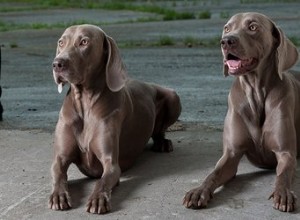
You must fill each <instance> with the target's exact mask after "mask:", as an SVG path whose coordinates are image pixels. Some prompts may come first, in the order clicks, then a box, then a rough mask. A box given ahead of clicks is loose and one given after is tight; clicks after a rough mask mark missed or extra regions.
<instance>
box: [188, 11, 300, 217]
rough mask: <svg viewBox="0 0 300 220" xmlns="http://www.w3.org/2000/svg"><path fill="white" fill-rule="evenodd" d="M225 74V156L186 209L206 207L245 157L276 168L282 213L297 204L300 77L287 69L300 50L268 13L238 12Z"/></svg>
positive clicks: (229, 27)
mask: <svg viewBox="0 0 300 220" xmlns="http://www.w3.org/2000/svg"><path fill="white" fill-rule="evenodd" d="M220 43H221V50H222V54H223V62H224V75H225V76H228V75H231V76H235V80H234V82H233V84H232V87H231V90H230V93H229V96H228V110H227V115H226V117H225V123H224V132H223V155H222V157H221V158H220V160H219V161H218V163H217V164H216V167H215V169H214V170H213V171H212V173H210V174H209V175H208V176H207V177H206V178H205V180H204V182H203V183H202V185H200V186H199V187H197V188H195V189H192V190H190V191H189V192H187V193H186V195H185V197H184V199H183V204H184V205H185V206H186V207H187V208H203V207H206V206H207V204H208V202H209V201H210V200H211V199H212V196H213V193H214V191H215V190H216V189H217V188H218V187H220V186H222V185H224V184H225V183H227V182H228V181H229V180H230V179H232V178H233V177H234V176H235V175H236V173H237V170H238V164H239V162H240V160H241V158H242V157H243V155H246V156H247V158H248V159H249V161H250V162H251V163H253V164H254V165H255V166H257V167H260V168H265V169H276V181H275V187H274V190H273V193H272V194H271V196H270V199H273V207H274V208H275V209H277V210H280V211H283V212H292V211H294V210H295V208H296V195H295V193H294V192H293V190H292V181H293V178H294V177H295V172H296V167H297V156H299V151H300V141H299V138H300V81H299V80H298V79H297V78H296V77H295V76H294V75H292V74H291V73H289V72H287V70H288V69H290V68H291V67H292V66H293V65H294V64H295V63H296V62H297V61H298V51H297V48H296V47H295V46H294V45H293V43H292V42H291V41H290V40H289V39H288V38H287V37H286V36H285V35H284V33H283V32H282V30H281V29H280V28H279V27H277V26H276V24H275V23H274V22H273V21H272V20H271V19H270V18H269V17H267V16H265V15H263V14H259V13H253V12H248V13H239V14H236V15H234V16H233V17H231V18H230V19H229V21H228V22H227V24H225V26H224V29H223V34H222V39H221V42H220ZM298 78H300V77H298Z"/></svg>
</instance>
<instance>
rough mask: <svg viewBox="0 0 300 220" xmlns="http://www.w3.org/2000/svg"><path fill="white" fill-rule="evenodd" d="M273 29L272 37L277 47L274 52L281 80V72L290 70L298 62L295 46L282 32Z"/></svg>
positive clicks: (278, 29) (276, 28)
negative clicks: (275, 40)
mask: <svg viewBox="0 0 300 220" xmlns="http://www.w3.org/2000/svg"><path fill="white" fill-rule="evenodd" d="M273 25H274V29H273V36H274V37H275V39H277V42H278V46H277V50H276V56H277V59H278V60H277V61H278V62H277V68H278V74H279V77H280V79H282V72H283V71H285V70H288V69H290V68H291V67H292V66H293V65H295V64H296V63H297V61H298V56H299V55H298V51H297V48H296V47H295V45H294V44H293V43H292V42H291V41H290V40H289V39H288V38H287V37H286V36H285V34H284V33H283V32H282V30H281V29H280V28H278V27H276V25H275V24H273Z"/></svg>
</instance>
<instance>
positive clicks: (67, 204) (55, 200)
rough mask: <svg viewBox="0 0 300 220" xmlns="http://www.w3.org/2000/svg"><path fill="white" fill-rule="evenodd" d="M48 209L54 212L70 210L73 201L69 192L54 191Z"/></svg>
mask: <svg viewBox="0 0 300 220" xmlns="http://www.w3.org/2000/svg"><path fill="white" fill-rule="evenodd" d="M48 207H49V208H50V209H53V210H66V209H70V208H71V207H72V206H71V199H70V196H69V193H68V192H67V191H54V192H53V193H52V194H51V196H50V197H49V202H48Z"/></svg>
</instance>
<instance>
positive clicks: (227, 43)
mask: <svg viewBox="0 0 300 220" xmlns="http://www.w3.org/2000/svg"><path fill="white" fill-rule="evenodd" d="M220 43H221V46H222V48H224V49H225V48H232V47H235V46H236V45H237V43H238V39H237V37H234V36H228V37H223V38H222V39H221V41H220Z"/></svg>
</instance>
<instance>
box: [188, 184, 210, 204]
mask: <svg viewBox="0 0 300 220" xmlns="http://www.w3.org/2000/svg"><path fill="white" fill-rule="evenodd" d="M210 199H212V193H211V192H210V191H209V190H208V189H204V188H203V187H198V188H195V189H192V190H190V191H189V192H187V193H186V194H185V197H184V198H183V205H184V206H185V207H186V208H192V209H200V208H205V207H206V206H207V204H208V201H209V200H210Z"/></svg>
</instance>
